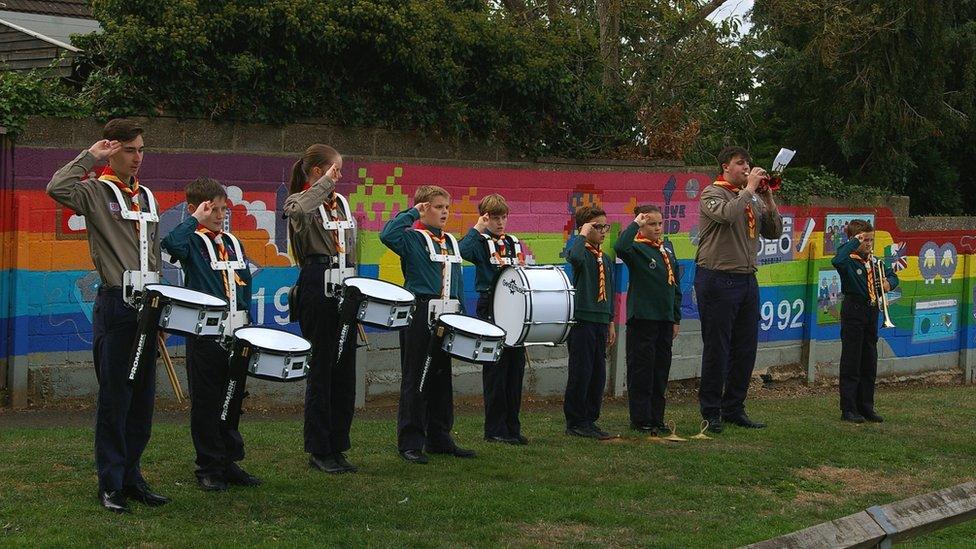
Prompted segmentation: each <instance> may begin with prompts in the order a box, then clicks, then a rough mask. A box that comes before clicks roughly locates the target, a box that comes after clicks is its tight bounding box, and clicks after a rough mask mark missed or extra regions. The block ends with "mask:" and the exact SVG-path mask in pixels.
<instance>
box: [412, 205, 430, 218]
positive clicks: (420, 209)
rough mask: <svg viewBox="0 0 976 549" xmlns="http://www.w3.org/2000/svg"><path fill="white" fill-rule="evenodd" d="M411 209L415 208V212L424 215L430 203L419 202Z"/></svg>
mask: <svg viewBox="0 0 976 549" xmlns="http://www.w3.org/2000/svg"><path fill="white" fill-rule="evenodd" d="M413 207H414V208H417V211H418V212H420V215H424V214H425V213H427V210H428V209H429V208H430V202H420V203H418V204H414V205H413Z"/></svg>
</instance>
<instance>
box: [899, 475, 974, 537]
mask: <svg viewBox="0 0 976 549" xmlns="http://www.w3.org/2000/svg"><path fill="white" fill-rule="evenodd" d="M881 510H882V511H884V514H885V517H886V518H887V519H888V522H889V523H891V525H892V526H894V527H895V528H896V529H897V530H898V533H897V534H895V535H893V536H892V539H893V540H894V541H902V540H906V539H910V538H914V537H918V536H920V535H922V534H926V533H928V532H932V531H934V530H939V529H941V528H946V527H948V526H952V525H954V524H959V523H960V522H966V521H967V520H970V519H973V518H976V482H967V483H965V484H960V485H958V486H953V487H951V488H945V489H943V490H939V491H937V492H931V493H928V494H924V495H921V496H916V497H913V498H908V499H903V500H901V501H896V502H895V503H889V504H888V505H882V506H881Z"/></svg>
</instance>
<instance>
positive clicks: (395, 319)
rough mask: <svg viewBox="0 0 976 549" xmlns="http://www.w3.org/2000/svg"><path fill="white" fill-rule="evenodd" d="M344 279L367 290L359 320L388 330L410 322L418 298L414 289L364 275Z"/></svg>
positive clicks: (403, 326)
mask: <svg viewBox="0 0 976 549" xmlns="http://www.w3.org/2000/svg"><path fill="white" fill-rule="evenodd" d="M344 283H345V285H346V286H352V287H355V288H357V289H358V290H359V291H360V292H362V294H363V301H362V302H361V303H360V304H359V311H357V313H356V319H357V320H359V322H361V323H363V324H366V325H368V326H375V327H377V328H386V329H388V330H395V329H398V328H405V327H407V326H408V325H409V324H410V319H411V318H412V317H413V309H414V306H415V302H416V299H415V298H414V295H413V294H412V293H411V292H409V291H407V290H406V289H404V288H401V287H400V286H397V285H396V284H393V283H390V282H386V281H383V280H377V279H375V278H365V277H361V276H356V277H352V278H347V279H346V280H345V282H344Z"/></svg>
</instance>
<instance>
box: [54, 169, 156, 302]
mask: <svg viewBox="0 0 976 549" xmlns="http://www.w3.org/2000/svg"><path fill="white" fill-rule="evenodd" d="M95 162H96V160H95V157H94V156H92V154H91V153H90V152H88V151H85V152H83V153H81V154H79V155H78V156H77V157H76V158H75V159H74V160H72V161H71V162H69V163H68V164H67V165H65V166H64V167H63V168H61V169H60V170H58V171H57V172H55V174H54V177H52V178H51V182H50V183H48V184H47V194H49V195H50V196H51V198H53V199H54V200H56V201H58V202H59V203H61V204H64V205H65V206H67V207H69V208H71V209H72V210H74V211H75V213H77V214H78V215H82V216H84V217H85V227H86V231H87V233H88V248H89V250H90V251H91V258H92V263H94V264H95V269H96V270H97V271H98V276H99V277H101V279H102V286H105V287H107V288H121V287H122V272H123V271H138V270H139V268H140V266H139V235H138V233H137V232H136V229H135V226H136V222H135V221H129V220H126V219H122V213H121V208H123V207H126V206H124V205H120V204H119V203H118V200H117V199H116V196H115V193H113V192H112V190H111V189H109V188H108V187H107V185H106V184H105V183H103V182H101V181H98V180H96V179H86V177H87V175H88V173H89V172H90V171H91V170H92V168H93V167H94V166H95ZM123 196H126V195H123ZM139 207H140V208H141V209H142V211H149V202H148V197H147V195H146V193H144V192H140V193H139ZM156 208H157V209H158V208H159V204H158V203H157V204H156ZM147 228H148V232H149V234H148V238H149V270H150V271H159V270H160V258H159V224H158V223H148V224H147Z"/></svg>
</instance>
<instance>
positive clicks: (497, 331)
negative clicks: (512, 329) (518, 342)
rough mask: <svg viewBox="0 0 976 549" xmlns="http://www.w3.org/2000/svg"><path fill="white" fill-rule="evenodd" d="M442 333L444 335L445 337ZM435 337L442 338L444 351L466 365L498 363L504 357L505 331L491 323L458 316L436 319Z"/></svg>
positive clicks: (442, 316)
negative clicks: (469, 363) (471, 363)
mask: <svg viewBox="0 0 976 549" xmlns="http://www.w3.org/2000/svg"><path fill="white" fill-rule="evenodd" d="M442 330H443V333H442ZM435 333H437V335H438V336H441V335H443V337H444V341H443V343H441V349H443V350H444V351H445V352H447V353H448V354H450V355H451V356H453V357H456V358H459V359H461V360H464V361H467V362H479V363H492V362H498V358H499V357H500V356H502V348H503V347H504V345H503V343H504V342H505V330H503V329H501V328H499V327H498V326H495V325H494V324H492V323H491V322H486V321H484V320H481V319H478V318H474V317H470V316H465V315H457V314H445V315H441V316H439V317H438V318H437V326H436V327H435Z"/></svg>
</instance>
